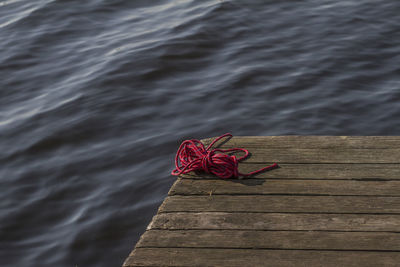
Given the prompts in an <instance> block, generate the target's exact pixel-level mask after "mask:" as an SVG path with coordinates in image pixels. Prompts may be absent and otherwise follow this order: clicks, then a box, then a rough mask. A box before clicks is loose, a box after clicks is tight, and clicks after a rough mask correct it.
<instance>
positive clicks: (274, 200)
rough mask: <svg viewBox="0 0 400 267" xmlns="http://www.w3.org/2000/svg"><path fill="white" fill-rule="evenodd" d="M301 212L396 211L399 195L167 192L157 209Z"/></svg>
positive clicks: (389, 212)
mask: <svg viewBox="0 0 400 267" xmlns="http://www.w3.org/2000/svg"><path fill="white" fill-rule="evenodd" d="M183 211H190V212H203V211H205V212H285V213H291V212H303V213H310V212H311V213H353V214H356V213H376V214H379V213H383V214H400V197H375V196H281V195H275V196H268V195H258V196H254V195H250V196H248V195H245V196H240V195H235V196H231V195H211V196H169V197H167V198H166V199H165V201H164V203H163V204H162V205H161V207H160V209H159V212H160V213H161V212H183Z"/></svg>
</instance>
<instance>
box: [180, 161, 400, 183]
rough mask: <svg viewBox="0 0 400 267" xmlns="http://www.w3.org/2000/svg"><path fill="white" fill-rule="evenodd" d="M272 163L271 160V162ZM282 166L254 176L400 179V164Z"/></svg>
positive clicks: (243, 168) (243, 166)
mask: <svg viewBox="0 0 400 267" xmlns="http://www.w3.org/2000/svg"><path fill="white" fill-rule="evenodd" d="M270 163H271V162H270ZM270 163H267V164H270ZM264 166H266V163H247V162H244V163H240V164H239V171H240V172H243V173H248V172H251V171H254V170H258V169H260V168H262V167H264ZM279 166H280V168H278V169H274V170H272V171H267V172H264V173H260V174H258V175H256V176H255V177H254V178H273V179H367V180H368V179H385V180H387V179H393V180H400V164H284V163H280V164H279ZM183 178H190V179H204V178H215V176H212V175H209V174H205V173H200V174H195V173H190V174H187V175H184V176H183Z"/></svg>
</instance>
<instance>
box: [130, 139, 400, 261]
mask: <svg viewBox="0 0 400 267" xmlns="http://www.w3.org/2000/svg"><path fill="white" fill-rule="evenodd" d="M212 140H213V138H209V139H204V140H203V142H204V143H205V144H208V143H210V142H211V141H212ZM217 145H218V146H219V147H220V148H232V147H241V148H246V149H248V150H249V151H250V152H251V157H250V158H249V159H247V160H246V161H244V162H242V163H240V165H239V170H240V171H241V172H250V171H252V170H256V169H259V168H261V167H263V166H265V165H269V164H271V163H273V162H276V163H278V164H279V165H280V168H279V169H274V170H271V171H268V172H265V173H261V174H259V175H257V176H254V177H251V178H248V179H228V180H222V179H219V178H216V177H214V176H212V175H207V174H201V173H190V174H187V175H183V176H182V177H179V178H178V179H177V180H176V182H175V184H174V185H173V186H172V188H171V190H170V192H169V194H168V196H167V197H166V199H165V201H164V202H163V204H162V205H161V206H160V208H159V210H158V213H157V214H156V215H155V216H154V218H153V220H152V222H151V223H150V224H149V226H148V228H147V230H146V232H145V233H144V234H143V235H142V237H141V238H140V240H139V242H138V243H137V244H136V246H135V248H134V250H133V251H132V253H131V254H130V255H129V256H128V258H127V259H126V261H125V262H124V266H126V267H127V266H399V262H400V137H393V136H368V137H347V136H269V137H234V138H231V139H230V140H228V141H225V142H219V144H217Z"/></svg>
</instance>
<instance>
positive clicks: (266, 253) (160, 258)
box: [124, 248, 400, 267]
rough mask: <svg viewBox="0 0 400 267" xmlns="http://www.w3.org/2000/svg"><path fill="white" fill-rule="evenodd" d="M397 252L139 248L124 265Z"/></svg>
mask: <svg viewBox="0 0 400 267" xmlns="http://www.w3.org/2000/svg"><path fill="white" fill-rule="evenodd" d="M399 262H400V253H398V252H366V251H307V250H262V249H192V248H138V249H136V250H135V251H134V252H133V253H132V254H131V256H130V257H129V258H128V259H127V260H126V261H125V263H124V266H126V267H127V266H229V267H235V266H240V267H242V266H334V267H337V266H349V267H351V266H363V267H368V266H371V267H376V266H399V265H398V263H399Z"/></svg>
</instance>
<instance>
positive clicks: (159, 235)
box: [137, 230, 400, 251]
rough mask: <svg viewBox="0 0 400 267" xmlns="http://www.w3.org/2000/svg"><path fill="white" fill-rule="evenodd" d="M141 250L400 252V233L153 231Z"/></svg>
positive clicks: (140, 242)
mask: <svg viewBox="0 0 400 267" xmlns="http://www.w3.org/2000/svg"><path fill="white" fill-rule="evenodd" d="M137 247H139V248H142V247H176V248H184V247H188V248H246V249H251V248H256V249H320V250H370V251H372V250H374V251H388V250H390V251H400V233H388V232H326V231H248V230H247V231H245V230H218V231H215V230H176V231H170V230H149V231H146V232H145V233H144V235H143V236H142V238H141V239H140V241H139V243H138V244H137Z"/></svg>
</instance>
